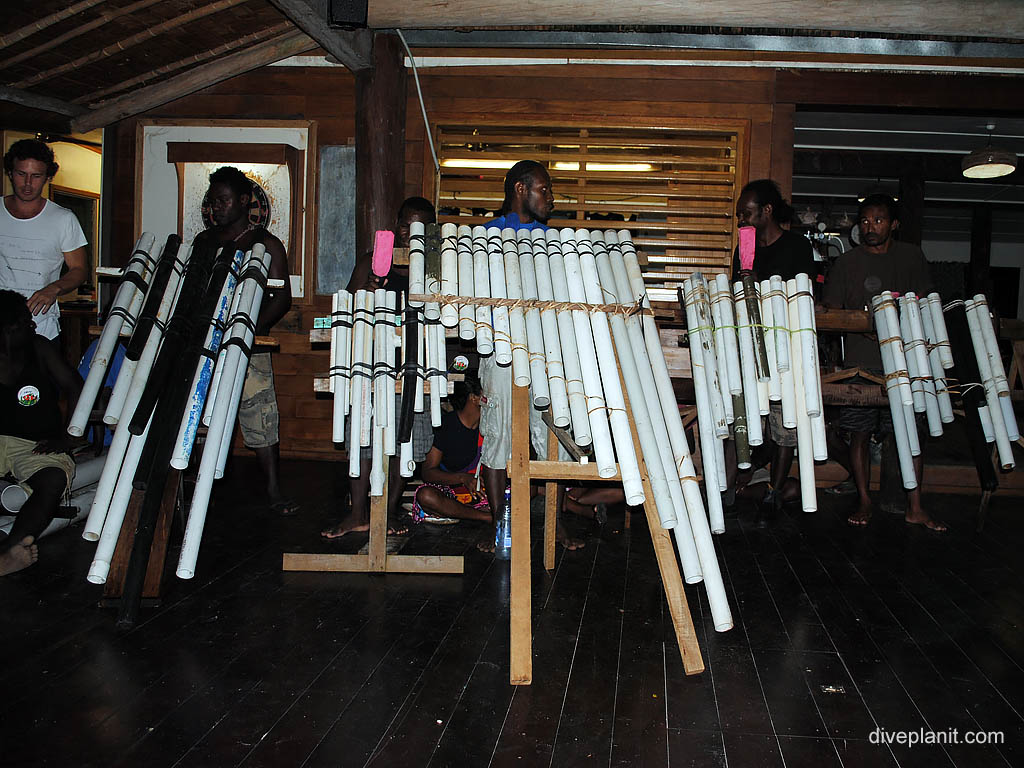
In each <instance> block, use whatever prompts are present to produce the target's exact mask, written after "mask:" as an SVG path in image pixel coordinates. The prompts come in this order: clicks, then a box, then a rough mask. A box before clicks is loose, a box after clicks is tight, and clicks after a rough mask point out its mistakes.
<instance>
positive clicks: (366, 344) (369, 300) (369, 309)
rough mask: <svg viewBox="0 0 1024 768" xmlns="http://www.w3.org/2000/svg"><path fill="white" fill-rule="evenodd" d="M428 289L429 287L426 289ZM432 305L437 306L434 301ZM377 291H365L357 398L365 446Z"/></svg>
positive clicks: (362, 445) (370, 413)
mask: <svg viewBox="0 0 1024 768" xmlns="http://www.w3.org/2000/svg"><path fill="white" fill-rule="evenodd" d="M428 290H429V289H428ZM434 306H437V304H436V303H435V304H434ZM429 309H430V302H426V306H425V307H424V309H423V312H424V314H426V313H427V312H428V311H429ZM376 312H377V292H376V291H367V292H366V312H365V313H364V316H365V318H366V323H367V326H366V329H365V332H364V333H363V352H362V360H363V362H364V364H365V365H364V368H363V370H364V371H365V372H366V381H365V383H364V384H363V391H362V392H361V393H360V394H361V395H362V397H361V399H360V400H359V403H358V406H359V410H360V411H362V416H361V417H360V419H359V447H360V448H365V447H366V446H368V445H369V444H370V425H371V423H372V421H373V362H374V357H373V349H374V341H375V334H376V329H377V314H376ZM356 405H357V403H356V402H355V401H353V403H352V407H353V408H354V407H356Z"/></svg>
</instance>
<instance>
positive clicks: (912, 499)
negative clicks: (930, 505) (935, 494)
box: [903, 456, 946, 532]
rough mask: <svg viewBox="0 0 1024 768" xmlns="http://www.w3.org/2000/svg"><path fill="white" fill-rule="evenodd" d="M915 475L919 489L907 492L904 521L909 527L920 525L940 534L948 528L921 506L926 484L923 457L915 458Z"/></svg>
mask: <svg viewBox="0 0 1024 768" xmlns="http://www.w3.org/2000/svg"><path fill="white" fill-rule="evenodd" d="M914 473H915V474H916V475H917V488H915V489H914V490H912V491H907V512H906V514H905V515H904V517H903V519H904V520H906V522H907V523H908V524H909V525H920V526H923V527H925V528H930V529H931V530H933V531H939V532H942V531H944V530H946V526H944V525H943V524H942V523H940V522H938V521H937V520H934V519H933V518H932V516H931V515H929V514H928V513H927V512H925V511H924V508H923V507H922V506H921V484H922V483H923V482H924V458H923V457H922V456H916V457H915V458H914Z"/></svg>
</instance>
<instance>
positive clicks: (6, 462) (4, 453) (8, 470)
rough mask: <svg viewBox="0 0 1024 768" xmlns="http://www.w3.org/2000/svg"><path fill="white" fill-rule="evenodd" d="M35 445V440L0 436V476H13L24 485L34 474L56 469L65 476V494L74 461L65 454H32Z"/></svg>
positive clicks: (73, 474)
mask: <svg viewBox="0 0 1024 768" xmlns="http://www.w3.org/2000/svg"><path fill="white" fill-rule="evenodd" d="M37 443H38V441H36V440H25V439H24V438H21V437H12V436H11V435H0V476H2V475H7V474H10V475H13V476H14V479H15V480H17V481H18V482H19V483H20V484H21V485H25V483H26V482H27V481H28V479H29V478H30V477H32V475H34V474H35V473H36V472H38V471H40V470H42V469H49V468H50V467H56V468H57V469H60V470H62V471H63V472H64V474H65V475H67V478H68V482H67V486H66V487H65V488H64V492H65V493H67V491H68V490H69V489H70V488H71V480H72V479H73V478H74V476H75V461H74V459H72V458H71V457H70V456H69V455H68V454H66V453H32V449H33V448H35V447H36V445H37ZM26 490H28V488H27V486H26Z"/></svg>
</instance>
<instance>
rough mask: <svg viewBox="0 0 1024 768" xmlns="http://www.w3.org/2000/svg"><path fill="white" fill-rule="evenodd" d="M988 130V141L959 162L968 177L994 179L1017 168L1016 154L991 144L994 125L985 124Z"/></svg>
mask: <svg viewBox="0 0 1024 768" xmlns="http://www.w3.org/2000/svg"><path fill="white" fill-rule="evenodd" d="M985 127H986V128H987V129H988V132H989V143H988V144H986V145H985V146H984V147H982V148H981V149H976V150H974V151H973V152H971V153H970V154H969V155H967V156H966V157H964V159H963V160H962V161H961V162H960V169H961V170H962V171H963V174H964V176H966V177H967V178H968V179H995V178H998V177H1000V176H1006V175H1007V174H1010V173H1013V172H1014V171H1015V170H1017V155H1016V153H1015V152H1011V151H1010V150H1008V149H1002V148H1000V147H993V146H992V131H993V130H994V129H995V125H993V124H992V123H989V124H988V125H987V126H985Z"/></svg>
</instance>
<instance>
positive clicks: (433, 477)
mask: <svg viewBox="0 0 1024 768" xmlns="http://www.w3.org/2000/svg"><path fill="white" fill-rule="evenodd" d="M443 459H444V454H443V453H441V451H440V450H439V449H438V448H437V447H431V449H430V452H429V453H427V457H426V458H425V459H424V460H423V464H422V465H421V466H420V477H422V478H423V481H424V482H426V483H434V484H436V485H449V486H456V485H464V486H466V488H468V489H470V490H472V489H473V487H474V486H475V485H476V477H475V476H474V475H471V474H470V473H469V472H446V471H445V470H443V469H441V461H442V460H443Z"/></svg>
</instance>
